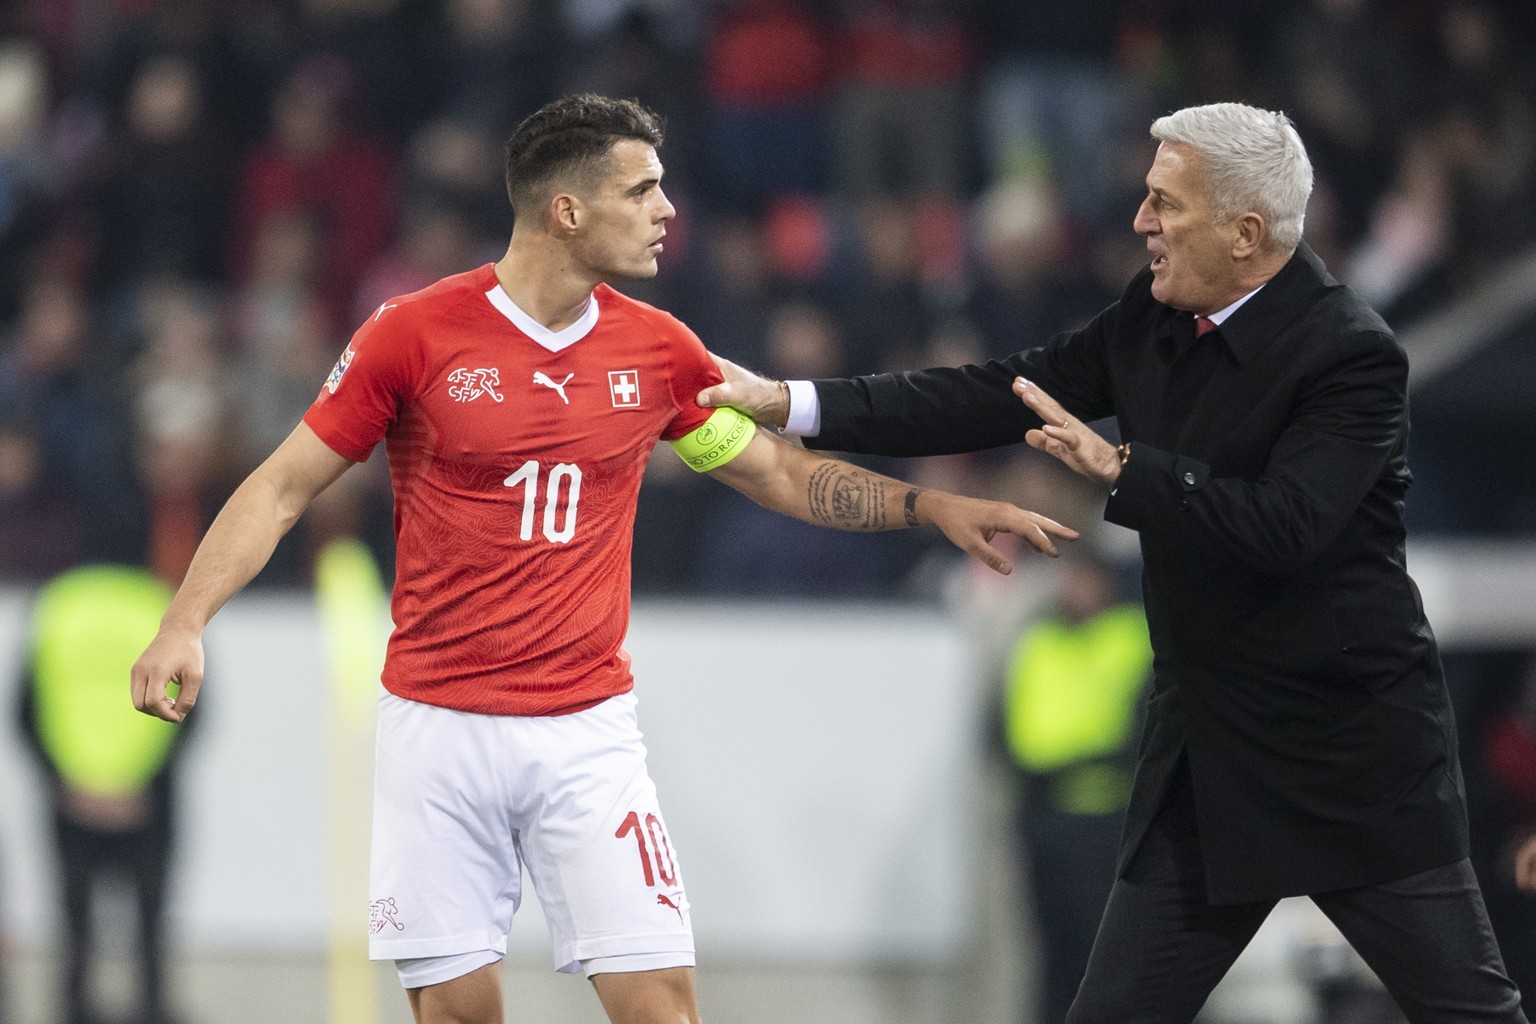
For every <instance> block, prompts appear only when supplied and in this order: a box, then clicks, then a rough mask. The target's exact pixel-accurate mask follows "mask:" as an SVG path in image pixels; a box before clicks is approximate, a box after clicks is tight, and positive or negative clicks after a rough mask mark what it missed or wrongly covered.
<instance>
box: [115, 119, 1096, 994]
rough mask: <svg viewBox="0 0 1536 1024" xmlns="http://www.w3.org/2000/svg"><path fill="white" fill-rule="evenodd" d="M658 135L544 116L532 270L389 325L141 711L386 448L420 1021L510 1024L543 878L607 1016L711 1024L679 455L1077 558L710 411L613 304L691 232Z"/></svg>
mask: <svg viewBox="0 0 1536 1024" xmlns="http://www.w3.org/2000/svg"><path fill="white" fill-rule="evenodd" d="M661 141H662V134H661V129H660V124H659V122H658V120H657V119H656V116H655V115H654V114H653V113H651V112H650V111H648V110H646V109H645V108H643V107H641V106H640V105H639V104H637V103H635V102H633V101H616V100H610V99H606V98H603V97H598V96H593V95H590V94H588V95H578V96H573V97H567V98H565V99H562V100H558V101H556V102H554V103H552V104H550V105H549V106H546V107H544V108H541V109H540V110H539V111H538V112H536V113H534V114H532V115H530V117H529V118H527V119H526V120H524V121H523V122H522V124H521V125H519V127H518V128H517V130H516V131H515V132H514V133H513V136H512V138H511V140H509V142H508V145H507V148H506V155H507V160H506V167H507V188H508V195H509V197H510V198H511V201H512V205H513V209H514V213H515V218H514V226H513V229H512V238H511V241H510V243H509V244H508V247H507V251H506V254H505V255H504V256H503V257H502V258H501V259H500V260H499V261H498V262H496V263H495V264H490V265H486V266H483V267H480V268H478V269H476V270H472V271H469V272H467V273H462V274H456V275H453V276H450V277H448V278H445V279H443V280H442V281H440V282H437V283H436V284H434V285H432V286H431V287H429V288H427V289H425V290H422V291H418V292H415V293H413V294H411V295H406V296H397V297H395V298H393V299H391V300H390V301H389V302H385V303H382V304H381V305H380V306H379V308H378V309H377V310H375V311H374V312H373V314H372V315H371V316H369V317H368V319H367V320H366V321H365V322H364V324H363V326H362V327H361V328H360V329H359V330H358V332H357V333H356V334H355V335H354V336H353V339H352V342H351V343H350V344H349V345H348V346H347V348H346V350H345V352H344V353H343V355H342V357H341V359H340V360H339V361H338V362H337V364H336V367H335V369H334V370H333V371H332V373H331V376H330V377H329V378H328V379H327V381H326V382H325V385H324V386H323V387H322V388H321V391H320V395H319V397H318V398H317V399H316V400H315V403H314V404H313V405H312V406H311V407H310V409H309V411H308V412H307V413H305V415H304V418H303V420H302V421H301V422H300V424H299V426H298V427H296V428H295V430H294V431H293V433H292V434H290V435H289V437H288V439H287V440H285V441H284V442H283V443H282V444H281V445H280V446H279V447H278V449H277V451H276V452H275V453H274V454H273V455H272V457H271V458H269V459H268V460H267V461H266V462H264V463H263V464H262V466H261V467H259V468H258V469H257V470H256V471H255V472H254V473H252V474H251V476H249V477H248V478H247V479H246V482H245V483H243V484H242V485H241V486H240V488H239V489H238V490H237V491H236V492H235V494H234V496H233V497H232V498H231V499H230V501H229V503H228V504H227V505H226V506H225V508H224V510H223V511H222V512H221V513H220V514H219V516H218V518H217V519H216V520H215V521H214V524H213V526H212V527H211V528H210V530H209V532H208V535H207V537H206V539H205V540H204V541H203V544H202V545H201V547H200V548H199V549H198V553H197V556H196V557H195V559H194V560H193V563H192V568H191V570H190V571H189V572H188V574H187V577H186V580H185V581H184V582H183V584H182V586H181V589H180V590H179V591H178V592H177V595H176V598H175V599H174V601H173V603H172V605H171V608H170V609H169V610H168V611H167V612H166V614H165V617H164V619H163V625H162V628H161V630H160V632H159V633H158V634H157V635H156V637H155V639H154V641H153V642H152V643H151V644H150V645H149V647H148V648H147V649H146V650H145V652H144V653H143V655H142V656H141V657H140V658H139V660H138V662H137V663H136V664H135V665H134V667H133V670H132V688H133V699H134V704H135V706H136V707H138V708H139V710H141V711H144V712H146V713H147V714H153V715H156V716H158V717H161V718H164V719H166V720H169V721H184V720H185V718H186V716H187V714H188V713H189V712H190V711H191V709H192V707H193V705H194V704H195V702H196V701H197V698H198V691H199V688H200V686H201V684H202V676H203V672H202V646H201V635H202V631H203V628H204V626H205V625H206V624H207V622H208V620H209V618H210V617H211V616H212V615H213V614H214V613H215V612H216V611H217V610H218V609H219V608H220V607H222V606H223V605H224V603H225V602H226V601H227V600H228V599H229V598H230V597H232V596H233V595H234V594H235V593H236V592H237V591H238V590H239V589H240V588H241V587H243V586H244V585H245V584H247V583H249V582H250V580H251V579H252V578H253V577H254V576H255V575H256V573H257V572H258V571H259V570H260V569H261V567H262V565H263V564H264V563H265V562H266V560H267V559H268V558H269V557H270V555H271V553H272V550H273V548H274V547H275V545H276V544H277V542H278V540H279V539H280V538H281V536H282V535H283V534H284V533H285V532H286V531H287V530H288V528H289V527H291V526H292V524H293V522H294V520H296V519H297V518H298V516H299V515H300V514H301V513H302V512H303V511H304V509H305V507H306V506H308V505H309V504H310V502H311V501H313V500H314V498H315V496H316V495H317V494H319V493H320V492H321V491H323V490H325V489H326V488H327V487H328V486H329V485H330V484H332V483H334V482H335V481H336V480H337V478H339V477H340V476H341V475H342V474H343V473H344V472H345V471H346V470H347V469H348V468H349V467H350V466H352V465H353V464H354V463H356V462H361V461H364V460H366V459H367V458H368V456H369V454H370V453H371V451H372V449H373V448H374V446H375V444H376V443H378V442H379V441H381V440H383V441H385V442H386V445H387V449H388V452H389V461H390V465H391V470H392V479H393V482H394V488H395V508H396V531H397V538H398V541H399V550H398V557H397V560H396V575H395V585H394V594H393V613H394V618H395V623H396V628H395V631H394V633H393V634H392V636H391V640H390V645H389V650H388V654H387V655H386V660H385V666H384V675H383V681H384V685H385V688H386V690H388V691H389V693H388V694H387V695H386V696H385V697H384V698H383V703H382V705H381V708H380V725H379V739H378V756H377V775H376V781H377V787H376V793H377V797H376V800H375V806H374V819H373V820H374V845H373V862H372V871H371V875H370V909H371V912H372V914H371V921H370V925H371V933H372V937H371V940H370V954H371V955H372V956H373V957H374V958H376V959H392V960H394V961H395V964H396V967H397V969H398V971H399V975H400V980H401V983H402V985H403V986H404V987H405V988H406V990H407V992H408V998H409V1001H410V1004H411V1007H412V1010H413V1012H414V1013H415V1014H416V1017H417V1020H418V1021H420V1022H422V1024H449V1022H454V1024H491V1022H493V1021H500V1020H502V1017H503V1010H502V1005H501V1004H502V999H501V982H500V978H501V976H500V973H499V963H500V960H501V958H502V956H503V954H504V953H505V951H506V936H507V931H508V929H509V928H510V926H511V923H512V918H513V915H514V912H515V909H516V906H517V903H518V900H519V895H520V893H519V890H520V885H521V878H522V871H523V869H524V868H525V867H526V868H527V870H528V872H529V874H530V876H531V878H532V880H533V884H534V886H535V888H536V889H537V891H538V894H539V897H540V900H541V901H542V904H543V908H544V913H545V918H546V920H547V921H549V922H550V923H551V926H552V938H553V944H554V960H555V966H556V968H557V969H558V970H561V971H565V972H576V971H581V972H583V973H584V974H586V975H587V976H588V977H590V978H592V979H593V984H594V986H595V987H596V989H597V993H598V996H599V998H600V999H601V1001H602V1003H603V1006H604V1008H605V1010H606V1011H607V1013H608V1015H609V1017H610V1019H612V1020H614V1021H622V1022H625V1024H645V1022H652V1021H654V1022H656V1024H660V1022H662V1021H668V1022H676V1021H685V1020H697V1019H698V1009H697V1006H696V1002H695V997H694V992H693V974H692V969H693V963H694V956H693V938H692V929H691V925H690V922H689V917H688V902H687V897H686V895H685V890H684V888H683V883H682V879H681V876H680V874H679V872H678V869H677V861H676V859H675V856H674V848H673V846H672V843H671V841H670V839H669V838H668V836H667V833H666V829H665V826H664V825H663V823H662V818H661V815H660V809H659V806H658V803H657V799H656V792H655V787H654V785H653V784H652V783H651V781H650V779H649V777H648V775H647V773H646V768H645V750H644V747H643V745H642V744H641V742H640V734H639V731H638V728H637V726H636V719H635V703H634V698H633V696H632V693H631V690H632V687H633V677H632V676H631V674H630V671H629V658H628V656H627V655H626V654H625V653H624V652H623V650H622V646H621V645H622V643H623V639H624V634H625V631H626V628H627V625H628V602H629V573H628V569H629V539H630V529H631V522H632V520H633V516H634V505H635V499H636V495H637V492H638V489H639V486H640V476H641V470H642V468H643V466H644V463H645V461H646V459H647V458H648V457H649V455H650V454H651V451H652V450H653V448H654V447H655V446H656V443H657V441H658V440H660V439H662V438H666V439H668V440H669V441H672V442H673V443H674V446H675V447H677V449H678V451H679V453H680V454H681V455H682V456H683V457H684V459H685V460H688V461H689V462H690V465H692V466H693V467H694V468H696V469H699V470H700V471H701V472H710V473H713V474H715V475H716V478H717V479H720V480H722V481H724V482H726V483H728V484H730V485H731V486H733V487H735V488H736V489H738V490H740V491H741V492H742V493H744V494H747V495H749V496H750V497H752V498H753V499H754V500H757V501H759V502H761V503H763V504H765V505H768V506H771V507H773V508H775V509H776V510H778V511H780V512H782V513H784V514H786V515H794V516H796V517H798V518H801V519H805V520H806V521H808V522H818V523H821V524H822V525H826V526H832V527H837V528H841V529H850V530H860V531H873V530H883V529H898V528H903V527H912V526H916V525H919V524H920V523H923V522H929V523H934V524H936V525H939V526H940V527H941V529H942V530H943V532H944V533H945V535H946V536H947V537H949V538H950V539H951V540H952V541H953V542H954V543H955V544H956V545H957V546H959V547H961V548H963V549H964V550H966V551H968V552H970V553H972V554H974V555H976V556H977V557H978V558H981V559H982V560H983V561H985V562H987V564H989V565H991V566H993V567H994V568H998V569H1000V570H1006V569H1007V568H1009V567H1010V566H1009V563H1008V562H1007V560H1006V559H1004V558H1003V556H1002V555H1001V554H1000V553H999V552H998V551H997V550H996V549H994V548H991V547H990V546H989V544H988V541H989V539H990V538H991V537H992V536H993V534H994V533H996V532H1009V533H1014V534H1017V535H1019V536H1020V537H1022V538H1023V539H1024V540H1026V541H1027V542H1029V543H1030V544H1032V545H1033V546H1035V547H1036V548H1037V549H1039V550H1042V551H1048V552H1051V553H1054V552H1055V547H1054V543H1053V541H1052V537H1055V538H1058V539H1070V538H1072V537H1074V536H1075V534H1074V533H1073V531H1071V530H1068V529H1065V528H1063V527H1061V526H1059V525H1058V524H1056V523H1053V522H1052V521H1051V520H1049V519H1045V518H1044V517H1041V516H1036V515H1034V514H1032V513H1027V512H1024V511H1022V510H1020V509H1017V508H1015V507H1013V506H1009V505H1004V504H1001V503H997V502H985V501H977V500H974V499H968V498H960V497H957V496H955V495H952V494H947V493H945V492H942V491H920V490H919V489H918V488H915V487H909V486H906V485H902V484H900V483H898V482H897V481H893V480H890V479H888V478H884V477H878V476H875V475H874V474H871V473H868V472H865V471H863V470H860V469H858V468H857V467H854V466H850V465H848V464H846V463H839V462H836V461H834V460H831V459H827V458H825V457H823V456H817V455H812V454H811V453H808V452H806V451H805V450H804V449H801V448H798V447H796V446H793V445H790V444H788V443H786V442H783V441H781V440H779V439H777V438H775V437H772V436H771V435H769V434H767V433H765V432H759V431H757V430H756V429H755V428H754V427H753V426H752V424H751V421H750V420H747V419H746V418H745V417H743V416H741V414H739V413H735V412H732V411H729V410H722V411H717V412H715V413H709V412H706V411H704V410H701V409H699V408H698V406H697V405H695V404H694V403H693V402H692V401H691V396H692V395H693V394H695V393H696V391H697V390H698V388H699V387H701V386H704V385H706V384H709V383H711V382H714V381H718V380H719V379H720V378H719V374H718V372H717V371H716V370H715V368H714V366H713V364H712V363H711V361H710V359H709V356H708V353H707V352H706V351H705V350H704V347H703V345H701V344H700V343H699V341H698V339H697V338H696V337H694V336H693V335H692V334H691V333H690V332H689V331H688V330H687V329H686V328H684V327H683V326H682V325H681V324H680V323H679V322H678V321H676V320H674V319H673V318H671V317H670V316H668V315H666V314H664V313H661V312H660V311H658V310H655V309H654V308H653V307H648V306H645V305H643V304H641V303H638V302H635V301H634V300H631V299H628V298H625V297H623V296H621V295H620V294H619V293H617V292H616V291H614V290H612V289H611V288H609V287H608V286H607V285H606V284H605V283H604V282H605V281H606V280H607V279H610V278H613V279H617V280H629V279H644V278H649V277H652V276H654V275H655V274H656V272H657V262H656V260H657V256H658V255H659V253H660V251H661V248H662V246H661V240H662V239H663V238H664V237H665V235H666V225H667V223H668V222H669V221H670V220H671V219H672V217H673V214H674V212H675V211H674V210H673V207H672V205H671V203H670V202H669V201H668V200H667V198H666V195H665V193H664V192H663V191H662V189H661V175H662V169H661V164H660V161H659V159H658V157H657V155H656V148H655V147H656V146H658V145H659V144H660V143H661ZM509 470H510V471H511V472H510V475H509V472H508V471H509ZM172 682H174V683H176V684H179V687H180V690H179V693H178V694H176V695H174V696H172V695H170V694H168V692H167V691H168V689H169V687H170V685H171V683H172ZM488 759H489V760H488ZM631 843H633V844H634V845H631ZM637 856H638V863H637V860H636V858H637ZM448 863H452V864H453V865H454V867H453V868H452V869H448V870H445V867H444V866H445V864H448ZM674 915H675V916H674Z"/></svg>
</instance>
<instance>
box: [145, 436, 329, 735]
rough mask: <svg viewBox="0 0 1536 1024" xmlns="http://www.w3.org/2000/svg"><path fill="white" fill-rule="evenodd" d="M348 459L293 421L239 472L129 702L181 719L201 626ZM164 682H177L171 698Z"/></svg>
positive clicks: (196, 674)
mask: <svg viewBox="0 0 1536 1024" xmlns="http://www.w3.org/2000/svg"><path fill="white" fill-rule="evenodd" d="M350 465H352V463H351V462H350V461H349V460H347V459H345V458H343V457H342V456H340V455H338V454H336V453H335V452H333V451H332V450H331V449H330V448H329V447H327V446H326V444H325V442H323V441H321V440H320V438H318V437H316V436H315V433H314V431H312V430H311V429H310V428H309V427H308V426H306V425H305V424H303V423H300V424H299V426H298V427H296V428H295V429H294V431H293V433H291V434H289V435H288V438H287V440H285V441H284V442H283V443H282V444H281V445H279V446H278V448H277V451H275V452H273V453H272V455H271V456H269V457H268V458H267V461H265V462H263V463H262V464H261V465H260V466H259V467H257V469H256V470H255V471H254V472H253V473H251V475H250V476H248V477H246V479H245V482H244V483H242V484H241V485H240V486H239V487H238V488H237V489H236V490H235V493H234V494H233V495H231V496H230V499H229V501H228V502H227V503H225V505H224V508H223V509H222V510H221V511H220V512H219V514H218V517H217V518H216V519H214V521H213V525H212V526H210V527H209V528H208V533H207V535H206V536H205V537H203V541H202V543H201V544H199V545H198V548H197V554H196V555H194V556H193V558H192V565H191V566H190V567H189V568H188V569H187V576H186V579H184V580H183V581H182V584H181V587H180V589H178V590H177V591H176V597H175V598H174V599H173V600H172V601H171V606H170V608H168V609H167V610H166V613H165V616H164V617H163V618H162V619H161V620H160V631H159V632H158V633H157V634H155V638H154V640H153V641H151V642H150V645H149V646H148V647H147V648H145V650H144V653H143V654H141V655H139V660H138V661H136V662H134V665H133V669H132V671H131V673H130V684H131V687H132V692H133V706H134V707H136V708H138V709H139V710H140V711H142V712H144V713H145V714H148V715H154V716H155V717H156V718H163V719H165V720H166V721H168V722H180V721H182V720H183V719H185V718H186V716H187V712H189V711H191V710H192V705H193V704H195V703H197V691H198V689H199V687H201V686H202V682H203V639H202V636H203V627H204V626H206V625H207V624H208V620H209V619H211V618H212V617H213V613H214V612H216V611H218V610H219V609H220V608H222V607H224V603H225V602H226V601H228V600H229V599H230V598H231V597H233V596H234V595H235V594H236V593H237V592H239V590H240V588H241V587H243V586H245V585H246V584H247V583H249V582H250V581H251V579H252V578H253V577H255V575H256V574H257V573H258V572H260V571H261V567H262V566H264V565H266V564H267V559H269V558H271V557H272V550H273V549H274V548H275V547H277V542H278V541H279V540H281V539H282V536H283V534H285V533H287V532H288V530H289V529H290V528H291V527H292V526H293V524H294V523H295V522H296V521H297V520H298V518H299V515H300V514H301V513H302V512H303V511H304V509H305V508H307V507H308V506H309V503H310V502H311V501H313V500H314V498H315V495H317V494H319V493H320V492H321V491H323V490H325V488H327V487H329V486H330V485H331V484H332V483H333V482H334V481H335V480H336V478H337V477H339V476H341V474H342V473H343V472H345V471H346V469H347V467H348V466H350ZM171 683H175V684H176V685H177V686H178V687H180V691H179V693H178V694H177V696H176V697H175V698H174V699H173V698H171V697H170V696H169V695H168V693H167V688H168V686H169V685H170V684H171Z"/></svg>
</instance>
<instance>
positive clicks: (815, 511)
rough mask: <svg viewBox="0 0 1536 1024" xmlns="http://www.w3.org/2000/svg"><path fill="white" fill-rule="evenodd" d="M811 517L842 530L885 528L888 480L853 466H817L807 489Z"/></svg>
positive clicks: (829, 464)
mask: <svg viewBox="0 0 1536 1024" xmlns="http://www.w3.org/2000/svg"><path fill="white" fill-rule="evenodd" d="M806 497H807V499H808V500H809V502H810V510H811V517H812V518H813V519H815V520H816V522H818V523H823V524H825V525H827V526H832V527H836V528H837V529H840V530H884V529H886V528H887V527H886V518H885V482H884V481H883V480H879V479H876V478H875V477H872V476H870V475H869V474H867V473H864V472H862V471H860V470H858V469H855V468H854V467H852V466H848V465H846V464H840V463H836V462H828V463H825V464H823V465H821V466H818V467H816V469H815V470H813V471H812V473H811V479H810V483H809V485H808V486H807V488H806Z"/></svg>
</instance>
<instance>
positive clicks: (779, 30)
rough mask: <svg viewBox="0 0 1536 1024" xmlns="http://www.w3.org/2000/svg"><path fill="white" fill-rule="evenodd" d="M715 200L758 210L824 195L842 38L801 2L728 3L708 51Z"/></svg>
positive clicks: (740, 209) (735, 207)
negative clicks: (835, 42)
mask: <svg viewBox="0 0 1536 1024" xmlns="http://www.w3.org/2000/svg"><path fill="white" fill-rule="evenodd" d="M703 61H704V91H705V96H706V97H707V100H708V115H707V116H708V127H707V129H706V137H707V138H708V149H707V153H708V158H709V160H710V161H711V166H710V168H709V173H708V176H707V178H706V182H707V185H708V191H709V195H710V196H711V198H712V199H713V201H714V202H715V204H717V205H718V206H719V207H721V208H723V209H725V210H727V211H730V212H737V213H741V212H746V213H753V212H758V211H761V210H762V209H763V207H764V204H765V203H767V202H769V201H770V200H771V199H773V198H774V197H776V196H779V195H786V194H789V195H793V194H797V193H817V194H819V193H820V192H822V191H823V190H824V189H825V187H826V181H827V174H828V169H827V166H828V163H829V156H828V139H827V131H828V126H827V118H828V104H829V102H830V96H831V89H832V73H833V63H832V36H831V33H830V30H829V29H828V27H827V25H826V24H825V23H823V22H822V21H820V20H819V19H818V18H816V17H815V16H813V15H812V13H811V12H810V11H809V10H808V9H807V5H806V4H804V3H802V2H800V0H741V2H740V3H735V4H730V5H726V6H723V7H722V8H721V9H720V11H719V12H718V13H717V16H716V19H715V20H714V22H713V23H712V24H711V26H710V29H709V32H708V35H707V38H706V42H705V46H704V57H703Z"/></svg>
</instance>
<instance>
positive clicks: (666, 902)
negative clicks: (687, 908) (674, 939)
mask: <svg viewBox="0 0 1536 1024" xmlns="http://www.w3.org/2000/svg"><path fill="white" fill-rule="evenodd" d="M677 898H678V899H682V898H683V894H682V893H678V894H677ZM656 905H657V906H658V907H671V908H672V909H673V910H675V911H677V920H678V921H679V922H681V921H682V920H683V908H682V907H681V906H679V905H678V904H677V903H675V902H673V900H672V897H670V896H668V895H667V894H666V893H664V892H663V893H658V894H657V896H656Z"/></svg>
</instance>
